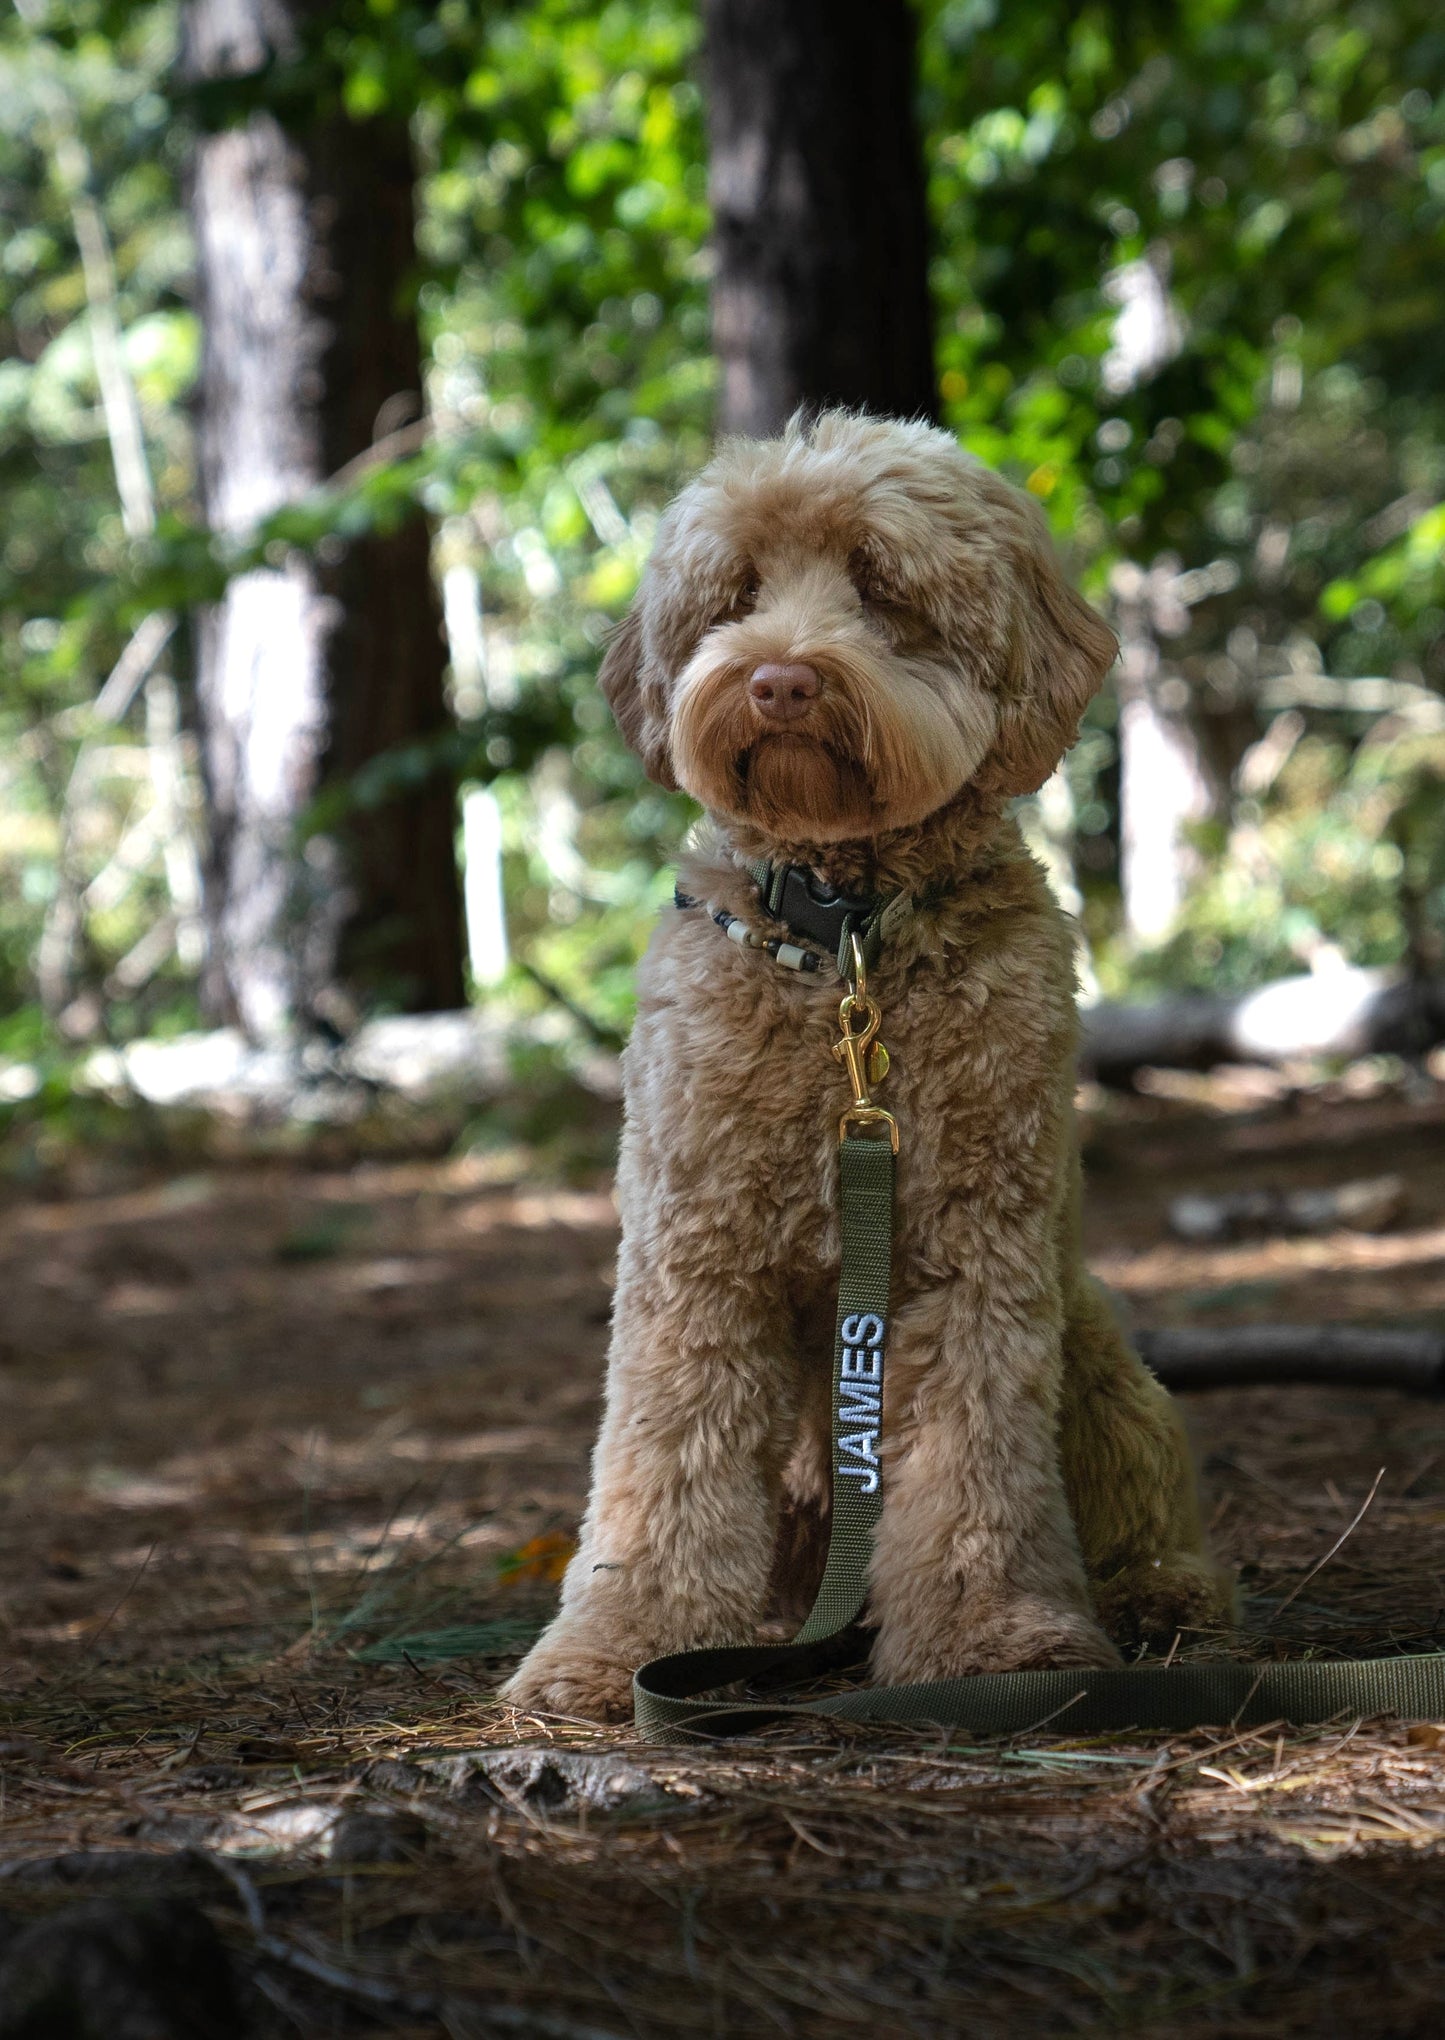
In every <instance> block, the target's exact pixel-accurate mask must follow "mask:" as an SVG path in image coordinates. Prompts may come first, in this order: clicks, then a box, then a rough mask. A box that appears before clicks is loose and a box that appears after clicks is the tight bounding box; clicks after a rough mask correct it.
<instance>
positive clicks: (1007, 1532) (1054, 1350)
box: [870, 1228, 1119, 1684]
mask: <svg viewBox="0 0 1445 2040" xmlns="http://www.w3.org/2000/svg"><path fill="white" fill-rule="evenodd" d="M1024 1244H1025V1243H1023V1242H1021V1241H1019V1240H1017V1239H1010V1237H1009V1234H1008V1231H1007V1230H1006V1229H1004V1230H1002V1231H993V1232H992V1234H991V1236H990V1235H989V1234H987V1233H986V1232H985V1230H984V1229H982V1228H981V1229H980V1231H979V1232H978V1233H976V1234H975V1235H974V1240H973V1244H972V1251H971V1253H970V1254H969V1256H968V1257H967V1265H966V1267H961V1268H960V1271H959V1273H958V1274H957V1275H956V1276H955V1277H954V1279H953V1280H951V1281H945V1282H944V1283H942V1284H940V1285H939V1286H938V1287H936V1288H931V1289H929V1290H927V1291H925V1292H924V1293H923V1294H922V1295H918V1296H915V1297H913V1298H912V1299H910V1300H909V1301H908V1302H906V1303H905V1304H904V1306H903V1308H902V1309H901V1310H900V1311H899V1313H898V1316H897V1319H896V1321H895V1325H894V1331H893V1337H892V1342H891V1350H890V1355H889V1360H888V1374H889V1393H888V1402H889V1404H890V1406H891V1409H892V1410H896V1411H898V1413H899V1415H900V1416H901V1419H902V1421H901V1423H899V1424H898V1426H897V1429H898V1433H899V1435H898V1438H897V1442H896V1444H895V1445H894V1446H893V1447H892V1448H890V1447H889V1446H888V1445H887V1444H885V1448H884V1450H885V1470H884V1497H885V1499H884V1504H883V1519H882V1523H881V1525H880V1527H879V1531H878V1536H877V1542H876V1548H875V1552H874V1558H873V1566H872V1573H871V1589H870V1607H871V1612H872V1617H873V1619H874V1620H875V1621H876V1622H877V1624H878V1636H877V1640H876V1643H875V1646H874V1651H873V1666H874V1671H875V1674H876V1676H877V1677H878V1678H879V1679H881V1680H883V1681H885V1682H887V1683H889V1684H893V1683H896V1682H903V1681H909V1680H916V1679H917V1680H921V1679H942V1678H953V1677H957V1676H959V1675H961V1674H965V1673H970V1672H1007V1671H1020V1670H1023V1669H1025V1668H1026V1667H1033V1666H1042V1665H1113V1664H1117V1663H1118V1661H1119V1660H1118V1656H1117V1654H1116V1652H1115V1650H1114V1648H1113V1646H1112V1644H1111V1643H1110V1642H1109V1640H1108V1638H1107V1637H1106V1636H1105V1635H1104V1632H1103V1630H1102V1629H1100V1627H1099V1625H1098V1623H1097V1622H1096V1621H1095V1620H1094V1617H1093V1614H1092V1612H1091V1609H1090V1603H1089V1592H1088V1587H1087V1585H1086V1582H1085V1576H1084V1567H1083V1562H1082V1559H1081V1557H1080V1554H1079V1547H1078V1541H1077V1539H1076V1537H1075V1534H1074V1527H1073V1523H1072V1520H1071V1518H1070V1516H1069V1511H1068V1505H1067V1503H1066V1500H1065V1496H1064V1484H1063V1477H1062V1472H1061V1468H1060V1464H1059V1445H1058V1417H1057V1411H1058V1402H1059V1387H1060V1373H1061V1366H1062V1359H1061V1322H1060V1319H1061V1312H1060V1311H1059V1309H1058V1307H1057V1303H1056V1298H1055V1296H1054V1294H1053V1287H1054V1285H1053V1284H1052V1282H1051V1280H1050V1277H1049V1274H1048V1271H1047V1269H1046V1268H1041V1267H1040V1266H1039V1256H1038V1251H1037V1246H1036V1244H1035V1245H1034V1247H1033V1251H1032V1253H1031V1254H1025V1253H1021V1252H1020V1251H1019V1249H1020V1247H1021V1246H1023V1245H1024ZM893 1421H894V1420H893V1418H892V1416H891V1414H890V1416H889V1417H888V1418H887V1419H885V1422H886V1425H887V1426H888V1427H889V1428H892V1425H893ZM885 1435H886V1433H885Z"/></svg>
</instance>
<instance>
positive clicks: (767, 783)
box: [671, 640, 997, 843]
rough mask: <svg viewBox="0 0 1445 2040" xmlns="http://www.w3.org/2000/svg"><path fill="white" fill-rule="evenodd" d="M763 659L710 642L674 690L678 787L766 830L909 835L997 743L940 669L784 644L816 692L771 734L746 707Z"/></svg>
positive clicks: (981, 697) (990, 719)
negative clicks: (813, 676) (802, 711)
mask: <svg viewBox="0 0 1445 2040" xmlns="http://www.w3.org/2000/svg"><path fill="white" fill-rule="evenodd" d="M763 656H765V654H763V653H758V654H753V653H752V652H749V654H748V656H747V657H746V658H745V659H740V658H738V657H737V656H732V657H729V656H728V655H727V653H726V652H725V651H724V652H722V653H721V654H720V653H719V651H718V650H716V649H710V647H709V643H708V641H707V640H704V642H703V644H702V645H701V646H700V647H699V649H698V651H697V652H696V653H695V654H694V656H693V659H692V661H691V663H690V664H689V665H688V667H687V669H686V671H685V672H684V673H683V675H682V677H681V679H680V680H679V682H678V690H677V698H676V703H675V706H674V710H673V722H672V733H671V748H672V759H673V767H674V770H675V771H676V774H677V778H678V782H679V784H680V785H682V786H684V787H686V789H687V791H688V792H689V793H690V794H692V795H693V797H694V799H696V800H700V801H701V802H702V804H703V806H704V807H707V808H712V809H714V810H715V811H717V812H719V813H721V814H725V815H732V816H735V817H737V818H738V819H740V820H746V821H750V822H753V823H755V824H756V825H757V826H758V827H759V828H761V829H763V830H764V831H766V832H767V833H769V834H772V835H777V836H780V837H784V838H787V837H793V838H802V839H803V840H805V841H809V842H818V843H829V842H842V841H846V840H847V839H848V838H850V837H856V836H864V835H870V834H876V833H877V832H878V831H880V830H882V829H891V828H906V827H908V826H909V825H910V824H912V823H914V822H919V821H922V820H923V819H924V817H925V816H927V815H930V814H932V813H933V812H934V810H935V809H937V808H940V807H942V806H943V805H944V803H945V802H946V801H948V800H950V799H952V797H953V795H954V794H956V793H957V792H958V791H959V789H960V788H961V787H962V786H964V785H965V784H966V782H967V781H968V780H969V779H970V778H971V777H972V776H973V774H974V773H975V772H976V771H977V770H978V767H979V765H980V763H981V762H982V760H983V757H984V754H985V752H986V751H987V750H988V747H989V745H990V744H991V743H992V741H993V738H994V734H995V730H996V727H997V716H996V711H995V709H994V705H993V702H992V700H991V699H990V698H989V696H987V695H986V694H984V693H983V692H982V690H981V689H978V688H977V687H972V686H969V685H967V684H966V683H965V682H964V681H962V680H961V679H960V678H959V677H958V676H957V675H955V674H953V673H951V672H949V671H948V670H947V669H946V668H944V667H943V666H942V665H933V666H931V667H929V666H925V664H924V662H922V661H911V660H903V659H898V658H890V657H889V656H888V655H887V654H886V653H884V652H883V651H882V650H881V648H880V650H879V652H878V653H876V654H874V653H873V652H872V651H871V649H870V648H865V647H863V646H854V645H852V644H849V645H847V646H846V647H838V646H831V647H829V649H828V650H827V652H826V653H823V652H820V651H818V650H815V649H812V648H805V649H794V648H793V647H792V646H789V647H788V648H787V651H786V653H785V654H784V656H786V657H787V658H789V659H798V658H801V659H806V660H807V661H808V663H809V664H810V665H812V666H814V667H815V668H816V669H817V672H818V674H819V677H820V679H821V680H822V688H821V691H820V693H819V696H818V699H817V700H816V701H815V702H814V703H813V704H812V705H811V707H810V708H809V710H808V713H807V715H806V716H805V717H803V718H800V720H799V722H798V723H797V724H796V725H794V726H791V727H790V726H788V725H783V726H782V727H779V728H774V727H770V726H769V725H768V724H767V723H765V722H764V721H763V720H762V718H761V717H760V716H758V714H757V713H756V711H755V710H754V708H753V706H752V703H751V702H750V700H749V699H748V679H749V676H750V675H751V672H752V669H753V666H754V664H755V663H756V661H757V659H758V658H761V657H763Z"/></svg>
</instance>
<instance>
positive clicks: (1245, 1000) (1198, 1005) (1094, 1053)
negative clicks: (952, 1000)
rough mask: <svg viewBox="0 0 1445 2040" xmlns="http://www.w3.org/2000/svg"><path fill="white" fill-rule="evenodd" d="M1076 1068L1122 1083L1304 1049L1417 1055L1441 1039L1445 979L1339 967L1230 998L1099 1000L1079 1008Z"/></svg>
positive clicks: (1337, 1054)
mask: <svg viewBox="0 0 1445 2040" xmlns="http://www.w3.org/2000/svg"><path fill="white" fill-rule="evenodd" d="M1083 1022H1084V1034H1083V1043H1082V1047H1081V1049H1080V1055H1079V1062H1080V1067H1081V1069H1083V1070H1084V1071H1085V1072H1086V1073H1087V1074H1088V1075H1090V1076H1094V1077H1097V1078H1098V1080H1099V1081H1100V1083H1105V1084H1120V1085H1127V1084H1128V1083H1129V1081H1130V1079H1131V1078H1132V1077H1133V1074H1134V1072H1135V1071H1136V1070H1139V1069H1145V1068H1148V1067H1149V1066H1151V1065H1152V1066H1155V1067H1160V1068H1166V1069H1186V1070H1207V1069H1212V1068H1214V1067H1215V1066H1216V1065H1217V1064H1219V1063H1283V1062H1293V1061H1296V1060H1298V1059H1300V1058H1302V1057H1306V1056H1325V1057H1331V1058H1339V1059H1341V1060H1348V1059H1351V1058H1353V1057H1356V1056H1362V1055H1381V1054H1397V1055H1418V1054H1422V1053H1423V1052H1424V1051H1425V1050H1426V1049H1429V1048H1433V1047H1434V1046H1435V1045H1436V1043H1437V1042H1440V1041H1445V983H1442V982H1440V981H1438V980H1432V981H1428V982H1425V983H1416V982H1410V981H1406V980H1402V979H1399V978H1395V977H1393V976H1391V975H1390V973H1389V972H1387V971H1379V970H1356V969H1344V970H1338V971H1329V972H1319V973H1317V974H1313V975H1311V976H1308V977H1295V978H1281V979H1280V980H1279V981H1278V982H1277V983H1275V984H1272V985H1264V986H1261V988H1260V989H1259V990H1258V991H1253V992H1245V993H1242V994H1240V995H1239V996H1238V997H1233V998H1228V997H1224V996H1222V995H1217V994H1215V993H1212V992H1191V993H1186V994H1183V995H1182V996H1180V997H1178V998H1173V999H1161V1000H1159V1001H1158V1002H1157V1003H1155V1004H1151V1005H1147V1006H1135V1005H1098V1006H1093V1007H1091V1008H1089V1009H1087V1010H1086V1011H1085V1013H1084V1015H1083Z"/></svg>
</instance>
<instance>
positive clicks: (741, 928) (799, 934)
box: [673, 859, 913, 977]
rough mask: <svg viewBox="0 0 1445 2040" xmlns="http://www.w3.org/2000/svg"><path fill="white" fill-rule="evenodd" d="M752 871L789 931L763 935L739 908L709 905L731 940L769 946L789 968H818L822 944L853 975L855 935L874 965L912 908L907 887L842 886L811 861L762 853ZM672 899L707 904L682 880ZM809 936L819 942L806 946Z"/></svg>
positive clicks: (841, 970)
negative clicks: (886, 890)
mask: <svg viewBox="0 0 1445 2040" xmlns="http://www.w3.org/2000/svg"><path fill="white" fill-rule="evenodd" d="M747 873H748V876H749V878H751V880H752V881H753V884H754V885H755V886H756V887H757V889H758V899H759V902H760V904H761V906H762V909H763V912H764V913H765V914H766V915H767V916H768V918H769V919H770V920H772V921H776V922H778V923H779V925H780V926H781V928H782V929H783V930H784V931H785V933H783V934H780V935H777V936H766V935H760V934H759V933H758V932H757V930H755V929H753V928H750V927H749V926H748V924H747V922H746V921H742V920H739V918H738V917H737V915H736V914H730V913H728V912H727V911H726V910H725V909H723V908H714V907H713V905H712V903H711V902H710V901H709V902H707V911H708V913H709V914H710V915H711V917H712V919H713V920H714V921H715V922H716V923H717V925H718V927H719V928H721V929H722V931H723V933H724V934H725V935H726V936H727V937H728V938H729V940H730V941H733V942H736V943H738V944H740V945H741V946H742V947H743V948H747V949H765V950H766V951H767V953H768V955H769V956H771V957H772V958H773V960H774V962H776V963H780V964H782V965H783V966H784V968H785V969H788V970H800V971H816V970H818V969H819V968H820V966H821V965H822V963H823V962H824V960H825V958H824V956H823V955H819V954H818V950H822V951H824V952H825V955H827V956H831V958H832V960H833V964H834V968H835V969H836V970H837V973H838V975H839V977H849V976H851V974H852V945H853V938H854V936H857V938H858V940H859V942H860V943H861V944H862V948H863V960H864V963H865V965H866V966H867V967H868V968H869V969H870V970H871V969H872V968H873V966H874V965H875V964H876V963H877V961H878V958H879V956H880V955H881V954H882V950H883V945H884V943H885V942H886V941H887V940H888V939H889V937H890V936H892V935H894V934H896V933H897V931H898V929H899V928H901V927H902V925H903V923H904V922H905V921H906V920H907V919H908V916H909V915H910V914H911V913H912V911H913V900H912V898H911V896H910V895H909V894H908V893H893V894H878V893H867V894H856V893H845V892H840V891H839V890H838V889H837V887H836V886H831V885H829V884H828V883H827V881H826V880H825V879H821V878H819V876H818V874H817V873H816V872H815V871H812V870H810V869H809V867H808V866H807V865H806V864H771V863H769V862H768V861H767V860H766V859H761V860H759V861H758V862H757V863H754V864H749V865H748V866H747ZM673 903H674V905H675V906H677V907H678V908H680V909H682V910H684V911H686V910H687V909H689V908H692V907H697V906H700V905H702V904H703V902H702V901H699V900H695V899H693V898H692V896H691V895H690V894H689V893H685V892H684V891H683V890H682V888H681V887H680V886H679V887H677V888H675V890H674V892H673ZM789 937H792V938H795V939H792V940H789V939H788V938H789ZM805 942H806V943H813V944H816V945H817V946H816V948H811V949H805V948H804V947H803V944H804V943H805Z"/></svg>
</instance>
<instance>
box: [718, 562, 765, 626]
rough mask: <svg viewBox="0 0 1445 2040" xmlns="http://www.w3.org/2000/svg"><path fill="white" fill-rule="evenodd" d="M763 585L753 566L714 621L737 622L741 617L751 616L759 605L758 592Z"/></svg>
mask: <svg viewBox="0 0 1445 2040" xmlns="http://www.w3.org/2000/svg"><path fill="white" fill-rule="evenodd" d="M762 585H763V584H762V581H761V580H760V579H759V577H758V575H757V574H756V573H755V572H754V571H753V570H752V568H749V569H748V572H747V573H746V575H745V576H744V577H743V580H742V581H741V583H740V584H739V586H738V588H737V589H736V591H735V592H734V593H733V594H732V595H731V596H729V598H728V600H727V601H726V602H724V603H723V605H722V607H721V608H720V609H719V611H718V613H717V616H716V617H715V618H714V621H715V622H717V623H736V622H737V621H738V619H739V618H740V617H744V616H751V615H752V613H753V610H754V609H755V608H756V607H757V601H758V594H759V592H760V590H761V588H762Z"/></svg>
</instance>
